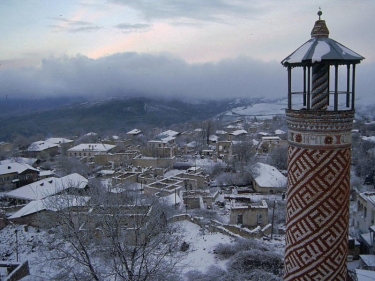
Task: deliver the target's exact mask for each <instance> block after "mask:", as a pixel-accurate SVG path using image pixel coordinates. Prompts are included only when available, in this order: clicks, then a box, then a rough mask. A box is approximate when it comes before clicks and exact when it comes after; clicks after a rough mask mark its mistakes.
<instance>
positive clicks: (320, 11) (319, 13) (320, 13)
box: [318, 7, 323, 20]
mask: <svg viewBox="0 0 375 281" xmlns="http://www.w3.org/2000/svg"><path fill="white" fill-rule="evenodd" d="M322 14H323V13H322V9H321V8H320V7H319V12H318V16H319V20H320V16H321V15H322Z"/></svg>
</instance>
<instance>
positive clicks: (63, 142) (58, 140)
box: [45, 138, 74, 148]
mask: <svg viewBox="0 0 375 281" xmlns="http://www.w3.org/2000/svg"><path fill="white" fill-rule="evenodd" d="M45 141H46V142H49V143H53V144H57V145H58V146H59V147H61V146H66V147H68V148H71V147H73V146H74V141H73V140H70V139H66V138H49V139H46V140H45Z"/></svg>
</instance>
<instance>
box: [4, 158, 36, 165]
mask: <svg viewBox="0 0 375 281" xmlns="http://www.w3.org/2000/svg"><path fill="white" fill-rule="evenodd" d="M36 161H38V159H36V158H24V157H12V158H8V159H5V160H2V161H0V164H1V165H5V164H10V163H20V164H28V165H33V164H34V163H35V162H36Z"/></svg>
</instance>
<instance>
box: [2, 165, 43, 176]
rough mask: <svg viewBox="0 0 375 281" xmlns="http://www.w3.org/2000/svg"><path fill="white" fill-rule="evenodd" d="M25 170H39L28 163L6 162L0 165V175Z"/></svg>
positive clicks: (19, 172)
mask: <svg viewBox="0 0 375 281" xmlns="http://www.w3.org/2000/svg"><path fill="white" fill-rule="evenodd" d="M26 170H33V171H37V172H39V171H38V170H37V169H35V168H33V167H31V166H30V165H29V164H22V163H8V164H5V165H0V175H5V174H12V173H18V174H21V173H23V172H24V171H26Z"/></svg>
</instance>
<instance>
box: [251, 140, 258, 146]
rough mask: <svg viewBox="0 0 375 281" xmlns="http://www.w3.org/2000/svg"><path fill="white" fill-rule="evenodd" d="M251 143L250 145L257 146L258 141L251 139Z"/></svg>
mask: <svg viewBox="0 0 375 281" xmlns="http://www.w3.org/2000/svg"><path fill="white" fill-rule="evenodd" d="M251 143H252V144H253V145H258V144H259V141H257V140H256V139H253V140H252V141H251Z"/></svg>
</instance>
